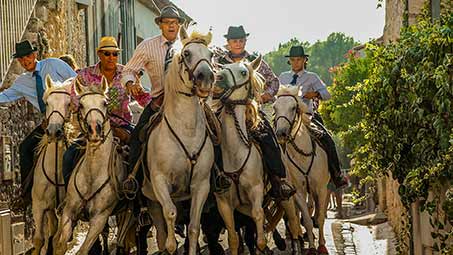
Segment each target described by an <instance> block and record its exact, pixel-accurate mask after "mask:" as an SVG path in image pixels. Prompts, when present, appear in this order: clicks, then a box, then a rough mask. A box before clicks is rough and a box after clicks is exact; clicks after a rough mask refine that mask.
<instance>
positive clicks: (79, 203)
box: [54, 78, 126, 255]
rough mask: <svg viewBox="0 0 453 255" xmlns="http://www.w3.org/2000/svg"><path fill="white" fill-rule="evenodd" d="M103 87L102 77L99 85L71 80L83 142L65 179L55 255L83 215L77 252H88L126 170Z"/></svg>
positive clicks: (104, 220)
mask: <svg viewBox="0 0 453 255" xmlns="http://www.w3.org/2000/svg"><path fill="white" fill-rule="evenodd" d="M107 87H108V84H107V80H106V79H105V78H103V79H102V85H101V86H89V87H85V86H82V85H81V84H79V83H78V82H77V81H76V82H75V89H76V93H77V95H78V96H79V100H80V101H79V103H80V105H79V112H78V114H79V122H80V126H81V130H82V133H83V134H84V135H85V136H86V139H87V145H86V152H85V154H84V155H83V157H82V158H81V159H80V161H79V163H78V164H77V166H76V167H75V169H74V172H73V173H72V175H71V179H70V180H69V184H68V190H67V194H66V198H65V201H64V208H63V215H62V216H61V219H60V222H59V225H58V232H57V235H56V236H55V238H54V244H56V248H55V254H57V255H61V254H64V253H65V251H66V249H67V242H68V241H69V239H70V237H71V236H72V231H73V227H74V226H75V224H76V223H77V220H79V219H81V218H85V217H86V218H87V219H88V220H89V225H90V228H89V231H88V234H87V236H86V239H85V241H84V242H83V244H82V246H81V247H80V250H79V251H78V254H88V251H89V250H90V248H91V247H92V245H93V244H94V242H95V241H96V239H97V238H98V236H99V234H100V233H101V232H102V230H103V228H104V226H105V224H106V222H107V219H108V217H109V216H110V215H111V214H112V211H113V209H114V208H115V206H116V204H117V203H118V201H119V197H118V196H119V191H118V187H119V183H120V181H122V180H123V179H124V177H125V176H126V172H125V169H124V167H123V163H122V162H123V159H122V157H121V155H120V154H119V153H118V151H117V146H118V144H117V142H116V141H114V138H113V134H112V130H111V127H110V121H109V117H108V113H107V104H108V103H107V100H108V98H107V97H106V92H107ZM84 216H85V217H84Z"/></svg>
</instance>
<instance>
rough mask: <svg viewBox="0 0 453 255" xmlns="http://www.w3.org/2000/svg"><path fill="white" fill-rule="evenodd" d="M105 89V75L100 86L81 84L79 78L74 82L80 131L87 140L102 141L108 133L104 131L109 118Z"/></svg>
mask: <svg viewBox="0 0 453 255" xmlns="http://www.w3.org/2000/svg"><path fill="white" fill-rule="evenodd" d="M107 89H108V83H107V79H105V77H102V82H101V86H93V85H91V86H83V85H82V84H80V82H79V80H76V82H75V91H76V94H77V95H78V97H79V110H78V119H79V124H80V127H81V129H82V132H83V133H84V134H85V135H87V136H88V141H90V142H93V143H97V142H102V141H103V140H104V139H105V136H106V135H107V134H108V132H107V133H106V132H105V129H106V127H107V124H108V120H109V119H108V111H107V104H108V98H107ZM107 128H110V127H107Z"/></svg>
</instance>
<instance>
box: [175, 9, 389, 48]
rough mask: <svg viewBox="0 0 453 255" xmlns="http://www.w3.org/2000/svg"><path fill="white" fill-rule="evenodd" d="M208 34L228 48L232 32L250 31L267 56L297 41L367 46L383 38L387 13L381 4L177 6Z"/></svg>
mask: <svg viewBox="0 0 453 255" xmlns="http://www.w3.org/2000/svg"><path fill="white" fill-rule="evenodd" d="M172 2H173V3H174V4H176V5H177V6H178V7H180V8H181V9H182V10H184V11H185V12H186V13H187V14H188V15H189V16H190V17H192V18H193V19H194V20H195V21H196V22H197V23H198V26H197V27H198V29H199V30H201V31H202V32H207V31H208V30H209V27H212V29H213V34H214V39H213V43H214V44H215V45H218V46H222V45H224V44H225V38H224V37H223V35H224V34H226V31H227V29H228V26H230V25H233V26H238V25H244V28H245V30H246V32H247V33H250V36H249V38H248V41H247V47H246V48H247V49H248V50H249V51H258V52H260V53H262V54H266V53H267V52H269V51H272V50H274V49H276V48H277V47H278V44H279V43H282V42H287V41H288V40H289V39H291V38H294V37H296V38H297V39H299V40H301V41H308V42H310V43H314V42H316V41H317V40H325V39H326V38H327V36H328V35H329V34H330V33H332V32H343V33H345V34H346V35H347V36H352V37H353V38H354V40H356V41H360V42H362V43H364V42H367V41H369V40H370V39H373V38H378V37H380V36H381V35H382V34H383V30H384V23H385V7H381V8H379V9H377V8H376V6H377V3H378V1H377V0H275V1H269V0H172Z"/></svg>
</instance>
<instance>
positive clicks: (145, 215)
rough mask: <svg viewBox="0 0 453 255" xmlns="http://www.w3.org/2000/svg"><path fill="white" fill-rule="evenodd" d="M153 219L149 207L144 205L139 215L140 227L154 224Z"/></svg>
mask: <svg viewBox="0 0 453 255" xmlns="http://www.w3.org/2000/svg"><path fill="white" fill-rule="evenodd" d="M152 224H153V220H152V219H151V216H150V215H149V212H148V208H146V207H142V208H140V214H139V215H138V225H139V226H140V227H144V226H148V225H152Z"/></svg>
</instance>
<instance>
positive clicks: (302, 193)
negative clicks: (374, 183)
mask: <svg viewBox="0 0 453 255" xmlns="http://www.w3.org/2000/svg"><path fill="white" fill-rule="evenodd" d="M299 91H300V87H298V86H290V85H289V86H284V85H282V86H280V90H279V91H278V93H277V100H276V101H275V103H274V111H275V119H274V126H275V132H276V134H277V139H278V141H279V143H280V144H283V145H285V147H286V156H287V157H286V160H287V161H288V162H287V164H286V165H287V167H288V172H289V174H290V176H291V177H292V178H291V179H292V180H295V181H294V184H295V185H296V189H297V193H296V195H295V200H296V203H297V205H298V207H299V209H300V210H301V212H302V217H303V221H304V226H305V228H306V230H307V232H308V239H309V240H308V241H309V247H310V254H315V253H316V249H315V245H314V240H313V234H312V233H313V221H312V220H311V215H310V213H309V210H308V206H307V192H308V193H310V196H312V197H313V199H314V201H315V207H316V210H315V219H316V220H317V222H318V224H319V247H318V251H317V252H318V253H319V254H328V251H327V249H326V247H325V243H326V241H325V239H324V219H325V217H326V211H327V195H328V192H327V184H328V183H329V179H330V174H329V170H328V162H327V154H326V152H325V151H324V150H323V149H322V147H321V146H320V145H319V144H318V142H317V141H316V139H315V138H313V137H312V135H311V134H310V131H309V128H308V127H309V125H310V122H311V119H310V116H309V115H308V114H307V113H308V107H307V105H306V104H304V103H303V102H302V100H301V98H300V96H299Z"/></svg>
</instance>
